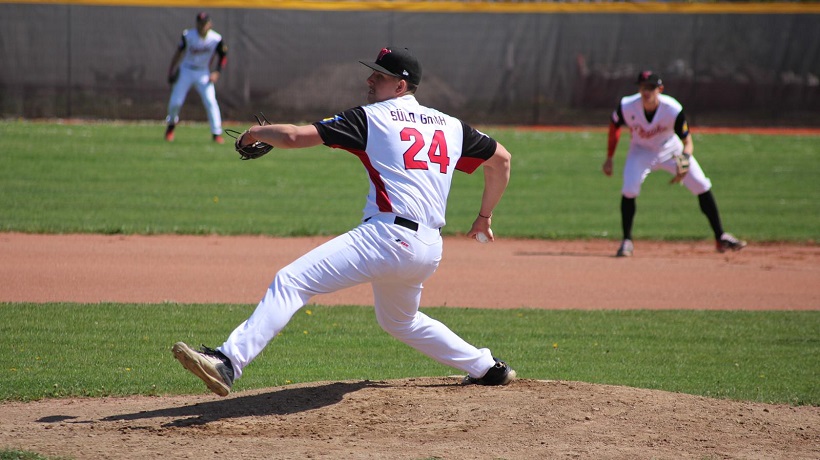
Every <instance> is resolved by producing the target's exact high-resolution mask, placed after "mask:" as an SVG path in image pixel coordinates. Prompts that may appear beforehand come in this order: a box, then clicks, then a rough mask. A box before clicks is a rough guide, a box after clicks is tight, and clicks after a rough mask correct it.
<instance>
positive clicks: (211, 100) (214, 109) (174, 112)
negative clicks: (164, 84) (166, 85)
mask: <svg viewBox="0 0 820 460" xmlns="http://www.w3.org/2000/svg"><path fill="white" fill-rule="evenodd" d="M210 79H211V72H210V70H208V69H192V68H190V67H186V66H185V65H181V66H180V68H179V79H178V80H177V82H176V83H175V84H174V88H173V89H172V90H171V99H170V100H169V101H168V116H167V117H165V123H166V124H174V125H175V124H177V123H179V111H180V110H181V109H182V104H184V103H185V98H186V97H187V96H188V91H190V90H191V86H193V87H195V88H196V91H197V92H198V93H199V97H201V98H202V104H203V105H204V106H205V112H207V114H208V124H210V125H211V134H215V135H216V134H222V113H221V112H220V111H219V104H217V102H216V89H214V84H213V83H211V80H210Z"/></svg>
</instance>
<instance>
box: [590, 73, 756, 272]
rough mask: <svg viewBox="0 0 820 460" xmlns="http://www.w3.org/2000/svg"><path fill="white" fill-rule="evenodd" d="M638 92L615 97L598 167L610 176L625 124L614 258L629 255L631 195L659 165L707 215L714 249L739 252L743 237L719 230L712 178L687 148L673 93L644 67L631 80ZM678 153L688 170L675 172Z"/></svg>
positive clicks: (690, 145) (687, 136) (689, 140)
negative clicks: (665, 91)
mask: <svg viewBox="0 0 820 460" xmlns="http://www.w3.org/2000/svg"><path fill="white" fill-rule="evenodd" d="M636 83H637V84H638V85H639V88H640V91H639V92H638V93H637V94H633V95H631V96H626V97H624V98H622V99H621V101H620V103H619V104H618V107H617V108H616V109H615V111H614V112H612V118H611V119H610V123H609V137H608V141H609V142H608V145H607V154H606V160H605V161H604V165H603V171H604V174H606V175H607V176H611V175H612V157H613V156H614V155H615V149H616V148H617V146H618V140H619V139H620V136H621V131H620V130H621V126H624V125H626V126H627V127H629V133H630V139H631V140H630V143H629V152H628V153H627V156H626V163H625V164H624V176H623V177H624V179H623V187H622V189H621V226H622V230H623V240H622V241H621V246H620V247H619V248H618V251H617V253H616V254H615V255H616V256H618V257H629V256H631V255H632V251H633V249H634V244H633V242H632V222H633V220H634V218H635V210H636V206H635V200H636V198H637V197H638V195H639V194H640V192H641V185H643V182H644V180H646V177H647V176H648V175H649V173H651V172H652V171H656V170H658V169H663V170H665V171H667V172H669V173H671V174H672V175H673V176H676V177H675V178H673V181H674V182H680V183H681V184H682V185H683V186H685V187H686V188H687V189H689V191H690V192H691V193H692V194H693V195H696V196H697V197H698V203H699V204H700V209H701V211H702V212H703V214H705V215H706V218H707V219H708V220H709V225H710V226H711V227H712V232H713V233H714V235H715V247H716V248H717V251H718V252H725V251H729V250H731V251H739V250H741V249H743V248H744V247H745V246H746V242H745V241H741V240H739V239H737V238H735V237H734V236H733V235H732V234H730V233H726V232H724V231H723V225H722V224H721V221H720V213H719V212H718V208H717V202H716V201H715V198H714V196H713V194H712V182H711V181H710V180H709V178H708V177H706V175H705V174H704V173H703V170H702V169H701V167H700V165H699V164H698V162H697V160H696V159H695V157H694V156H692V153H693V151H694V144H693V142H692V136H691V134H690V133H689V126H688V125H687V123H686V116H685V115H684V113H683V106H681V104H680V103H679V102H678V101H676V100H675V99H674V98H673V97H671V96H667V95H665V94H661V93H662V92H663V81H662V80H661V77H660V76H659V75H658V74H655V73H653V72H652V71H644V72H641V73H640V74H639V75H638V79H637V82H636ZM680 155H683V156H684V157H686V158H688V160H689V170H688V172H684V173H682V174H680V175H678V174H679V172H678V170H677V162H676V161H675V157H676V156H680Z"/></svg>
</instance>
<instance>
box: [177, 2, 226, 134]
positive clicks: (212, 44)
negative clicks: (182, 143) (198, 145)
mask: <svg viewBox="0 0 820 460" xmlns="http://www.w3.org/2000/svg"><path fill="white" fill-rule="evenodd" d="M212 26H213V23H212V22H211V17H210V16H209V15H208V13H205V12H202V13H199V14H197V15H196V29H185V30H184V31H183V32H182V38H180V41H179V45H178V46H177V50H176V52H175V53H174V56H173V57H172V58H171V65H170V67H169V68H168V83H170V84H171V85H173V87H172V89H171V99H170V100H169V101H168V115H167V116H166V117H165V124H166V125H167V127H166V129H165V140H166V141H168V142H173V140H174V129H175V128H176V125H177V123H179V111H180V109H181V108H182V104H184V103H185V98H186V97H187V95H188V91H190V89H191V87H192V86H193V87H194V88H196V91H197V92H198V93H199V96H200V97H201V98H202V104H203V105H204V106H205V112H206V113H207V114H208V124H209V125H210V127H211V137H212V138H213V141H214V142H216V143H219V144H222V143H224V142H225V141H224V139H223V138H222V114H221V113H220V111H219V104H218V103H217V102H216V89H215V88H214V84H215V83H216V82H217V81H218V80H219V75H220V72H222V69H223V68H224V67H225V64H226V63H227V60H228V46H227V45H225V41H224V40H223V39H222V35H220V34H219V33H217V32H216V31H215V30H213V29H212V28H211V27H212ZM214 58H216V59H214ZM214 60H216V64H215V65H214V64H213V63H212V61H214ZM211 66H214V68H213V70H211Z"/></svg>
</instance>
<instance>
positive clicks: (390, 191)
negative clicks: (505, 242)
mask: <svg viewBox="0 0 820 460" xmlns="http://www.w3.org/2000/svg"><path fill="white" fill-rule="evenodd" d="M361 62H362V64H364V65H366V66H368V67H370V68H371V69H373V72H372V73H371V74H370V76H369V77H368V78H367V87H368V90H369V91H368V93H367V102H368V105H364V106H360V107H356V108H353V109H350V110H346V111H344V112H341V113H338V114H336V115H334V116H332V117H330V118H326V119H324V120H322V121H319V122H316V123H313V124H311V125H303V126H294V125H266V126H253V127H252V128H250V129H249V130H248V131H246V132H245V133H243V134H242V135H241V136H240V138H239V140H238V141H239V142H240V145H249V144H251V143H253V142H255V141H257V140H258V141H261V142H264V143H267V144H270V145H273V146H274V147H278V148H304V147H312V146H316V145H320V144H324V145H326V146H328V147H332V148H339V149H342V150H346V151H348V152H350V153H352V154H353V155H355V156H356V157H357V158H358V159H359V160H360V161H361V162H362V165H363V166H364V168H365V170H366V171H367V175H368V177H369V178H370V192H369V194H368V196H367V202H366V204H365V207H364V213H363V218H362V222H361V224H359V225H358V226H357V227H355V228H354V229H352V230H350V231H349V232H347V233H345V234H344V235H341V236H339V237H336V238H335V239H333V240H331V241H328V242H327V243H324V244H323V245H321V246H319V247H317V248H316V249H314V250H312V251H310V252H308V253H307V254H305V255H304V256H302V257H301V258H299V259H297V260H296V261H295V262H293V263H291V264H290V265H288V266H287V267H285V268H283V269H281V270H280V271H279V272H278V273H277V274H276V277H275V278H274V280H273V282H272V283H271V284H270V286H269V287H268V290H267V293H266V294H265V296H264V297H263V298H262V300H261V301H260V302H259V305H258V306H257V307H256V310H255V311H254V312H253V314H252V315H251V316H250V318H248V319H247V320H246V321H245V322H243V323H242V324H240V325H239V327H237V328H236V329H235V330H234V331H233V332H232V333H231V334H230V336H229V337H228V339H227V340H226V341H225V342H224V343H223V344H222V345H221V346H219V347H217V348H216V349H210V348H207V347H203V348H202V349H201V350H200V351H197V350H194V349H192V348H191V347H189V346H188V345H186V344H185V343H183V342H178V343H176V344H175V345H174V347H173V353H174V355H175V357H176V358H177V359H178V360H179V361H180V363H182V365H183V366H184V367H185V368H186V369H188V370H189V371H191V372H192V373H194V374H195V375H196V376H197V377H199V378H200V379H202V380H203V381H204V382H205V384H206V385H207V386H208V388H209V389H210V390H211V391H213V392H214V393H217V394H219V395H221V396H225V395H227V394H228V393H229V392H230V389H231V385H232V383H233V381H234V380H235V379H237V378H239V377H240V376H241V375H242V371H243V369H244V368H245V366H247V365H248V364H250V362H251V361H253V359H254V358H255V357H256V356H257V355H258V354H259V353H261V352H262V350H263V349H264V348H265V347H266V346H267V344H268V343H269V342H270V341H271V340H272V339H273V338H274V337H276V335H277V334H278V333H279V332H280V331H281V330H282V329H284V327H285V326H286V325H287V323H288V321H290V318H291V317H292V316H293V314H295V313H296V311H298V310H299V309H300V308H302V306H304V305H305V304H306V303H307V302H308V301H309V300H310V299H311V297H313V296H315V295H317V294H326V293H330V292H335V291H338V290H340V289H344V288H347V287H351V286H354V285H357V284H361V283H370V284H371V285H372V288H373V298H374V304H375V305H374V306H375V310H376V319H377V321H378V323H379V325H380V326H381V327H382V328H383V329H384V330H385V331H387V332H388V333H389V334H390V335H392V336H393V337H395V338H397V339H398V340H400V341H402V342H404V343H406V344H407V345H409V346H411V347H413V348H415V349H416V350H418V351H420V352H421V353H423V354H425V355H427V356H429V357H430V358H432V359H434V360H436V361H438V362H439V363H442V364H444V365H447V366H450V367H453V368H456V369H459V370H461V371H463V372H465V373H467V376H466V377H465V378H464V383H472V384H482V385H505V384H508V383H510V382H511V381H512V380H513V379H514V378H515V371H513V370H512V369H511V368H510V367H509V366H508V365H507V364H506V363H504V362H503V361H500V360H498V359H496V358H494V357H493V355H492V353H491V352H490V350H488V349H486V348H481V349H479V348H476V347H475V346H473V345H471V344H469V343H467V342H466V341H464V340H463V339H462V338H460V337H459V336H458V335H456V334H455V333H454V332H453V331H451V330H450V329H449V328H448V327H447V326H445V325H444V324H442V323H441V322H439V321H437V320H434V319H432V318H430V317H428V316H427V315H425V314H424V313H422V312H420V311H419V302H420V300H421V291H422V283H423V282H424V281H425V280H426V279H427V278H429V277H430V276H431V275H432V274H433V273H434V272H435V271H436V268H437V267H438V265H439V262H440V261H441V255H442V239H441V233H440V230H441V228H442V227H443V226H444V224H445V208H446V205H447V196H448V194H449V191H450V184H451V181H452V178H453V174H454V172H455V170H456V169H458V170H461V171H464V172H467V173H472V172H473V171H474V170H475V169H477V168H478V167H479V166H483V172H484V192H483V195H482V198H481V203H480V206H479V207H478V208H477V210H476V211H477V216H476V218H475V220H474V221H473V224H472V227H471V228H470V231H469V232H468V233H467V236H468V237H470V238H475V236H476V235H477V234H478V233H479V232H483V233H484V234H486V235H488V236H489V238H490V239H491V240H492V239H493V236H492V233H491V232H490V224H491V218H492V215H493V209H494V208H495V206H496V205H497V204H498V202H499V200H500V199H501V196H502V194H503V193H504V191H505V190H506V188H507V183H508V182H509V177H510V154H509V152H508V151H507V149H505V148H504V147H503V146H502V145H501V144H499V143H498V142H496V141H495V140H493V139H492V138H490V137H488V136H487V135H485V134H483V133H481V132H479V131H476V130H475V129H473V128H471V127H470V126H468V125H467V124H465V123H463V122H462V121H460V120H458V119H456V118H453V117H451V116H449V115H446V114H444V113H441V112H438V111H436V110H434V109H431V108H428V107H425V106H423V105H421V104H419V102H418V101H417V100H416V97H415V92H416V89H417V87H418V85H419V83H420V82H421V66H420V64H419V62H418V61H417V60H416V58H415V57H414V56H413V55H412V54H411V53H410V52H409V51H408V50H407V49H400V48H392V49H391V48H384V49H382V50H381V52H380V53H379V55H378V57H377V59H376V61H375V62H372V63H371V62H363V61H361ZM465 282H469V281H468V280H465Z"/></svg>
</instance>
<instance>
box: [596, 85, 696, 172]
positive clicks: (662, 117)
mask: <svg viewBox="0 0 820 460" xmlns="http://www.w3.org/2000/svg"><path fill="white" fill-rule="evenodd" d="M658 99H659V101H660V105H659V106H658V109H657V110H656V111H655V115H654V116H653V117H652V121H649V120H647V118H646V113H645V111H644V108H643V103H642V102H641V95H640V93H639V94H633V95H631V96H626V97H624V98H622V99H621V105H620V109H621V114H623V119H621V118H620V116H619V114H618V110H615V112H613V114H612V121H613V122H614V123H615V124H618V125H621V124H625V125H626V126H628V127H629V133H630V136H631V140H630V144H629V151H630V152H632V151H644V152H650V153H654V154H657V155H658V157H659V158H660V159H661V160H662V161H663V160H666V159H668V158H671V157H672V156H673V155H679V154H680V153H681V152H682V151H683V142H681V140H680V138H679V137H678V135H677V134H676V133H675V121H676V120H677V118H678V115H679V114H680V113H681V112H682V111H683V106H681V104H680V103H679V102H678V101H677V100H675V98H673V97H671V96H667V95H665V94H660V95H658Z"/></svg>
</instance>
